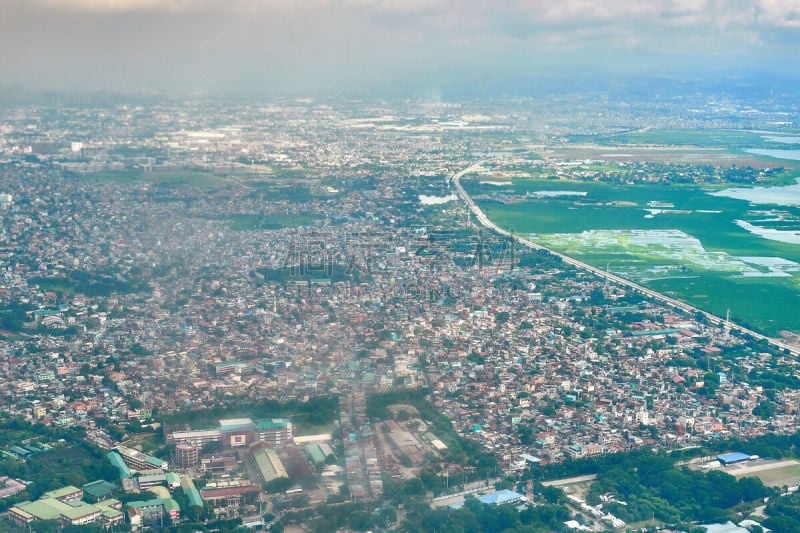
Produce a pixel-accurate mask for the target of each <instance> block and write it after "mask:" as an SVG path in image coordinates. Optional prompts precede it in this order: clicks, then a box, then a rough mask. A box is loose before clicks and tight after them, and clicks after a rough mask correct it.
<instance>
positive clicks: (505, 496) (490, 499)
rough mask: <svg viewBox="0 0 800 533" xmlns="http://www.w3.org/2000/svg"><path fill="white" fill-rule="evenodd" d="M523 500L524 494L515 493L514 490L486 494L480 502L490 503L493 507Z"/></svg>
mask: <svg viewBox="0 0 800 533" xmlns="http://www.w3.org/2000/svg"><path fill="white" fill-rule="evenodd" d="M520 498H522V494H519V493H518V492H514V491H513V490H508V489H505V490H498V491H497V492H492V493H491V494H486V495H484V496H481V497H480V498H478V500H479V501H481V502H482V503H488V504H491V505H502V504H504V503H508V502H513V501H515V500H519V499H520Z"/></svg>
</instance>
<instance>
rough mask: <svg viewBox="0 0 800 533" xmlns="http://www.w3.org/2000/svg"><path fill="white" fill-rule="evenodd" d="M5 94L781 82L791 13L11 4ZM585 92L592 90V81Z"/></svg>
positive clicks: (795, 19) (603, 7) (316, 2)
mask: <svg viewBox="0 0 800 533" xmlns="http://www.w3.org/2000/svg"><path fill="white" fill-rule="evenodd" d="M3 4H4V5H3V8H2V13H1V14H0V47H2V49H3V50H4V53H3V54H2V59H0V69H2V72H3V75H2V78H0V84H2V85H4V86H10V85H18V86H21V87H23V88H25V89H36V90H122V91H138V90H179V91H231V90H233V91H237V90H245V91H265V92H281V93H285V92H294V93H319V94H327V95H340V94H358V93H363V92H369V91H375V92H378V93H381V92H400V93H403V92H407V93H412V94H413V93H418V94H425V93H430V92H432V93H436V92H440V91H445V92H448V91H449V92H453V91H456V90H459V89H460V90H464V89H466V88H468V87H470V86H473V87H475V86H477V87H482V88H485V89H486V90H488V91H492V92H507V91H508V90H509V87H513V86H515V85H517V86H519V85H522V86H523V87H524V86H526V85H531V84H535V83H536V81H535V80H537V79H541V78H544V77H554V76H555V77H558V76H565V77H573V78H575V77H577V78H578V79H582V80H584V82H585V83H588V84H591V83H594V81H593V80H592V78H593V77H595V76H600V77H605V78H606V79H614V78H615V77H617V76H629V75H652V76H663V75H687V76H690V77H692V76H694V77H696V76H713V75H726V76H740V75H742V73H751V72H752V71H753V70H758V72H760V73H767V74H781V73H785V72H783V71H784V70H786V69H787V68H788V67H787V65H792V64H793V63H794V62H795V59H796V57H797V56H798V51H799V50H798V48H800V46H799V45H800V1H797V0H786V1H781V0H753V1H743V0H724V1H715V0H706V1H701V0H683V1H682V0H610V1H602V2H596V1H590V0H562V1H559V2H553V1H551V0H513V1H504V2H499V3H498V2H490V1H482V0H468V1H463V0H403V1H401V0H345V1H336V0H303V1H296V2H295V1H281V0H265V1H257V0H230V1H217V0H168V1H158V0H6V1H4V3H3ZM587 78H588V79H587Z"/></svg>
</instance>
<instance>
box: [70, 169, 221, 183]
mask: <svg viewBox="0 0 800 533" xmlns="http://www.w3.org/2000/svg"><path fill="white" fill-rule="evenodd" d="M81 176H82V177H83V178H84V179H87V180H97V181H114V182H117V183H137V182H144V183H162V184H168V185H172V186H178V187H181V186H182V187H221V186H225V185H230V181H229V180H226V179H225V178H223V177H221V176H217V175H215V174H212V173H210V172H196V171H188V170H187V171H174V172H142V171H138V170H124V171H117V172H94V173H90V174H82V175H81Z"/></svg>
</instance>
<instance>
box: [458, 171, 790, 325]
mask: <svg viewBox="0 0 800 533" xmlns="http://www.w3.org/2000/svg"><path fill="white" fill-rule="evenodd" d="M476 181H477V180H472V181H471V182H469V183H468V187H469V189H470V190H471V191H472V192H480V193H484V194H486V193H489V194H491V193H497V191H496V189H494V188H493V187H492V186H491V185H479V184H477V183H476ZM512 189H513V190H514V192H515V193H516V194H518V195H524V194H525V193H526V192H529V191H530V192H533V191H580V192H585V193H586V196H582V197H577V196H555V197H544V198H528V199H525V200H522V201H518V202H512V203H507V204H504V203H500V202H497V201H491V200H483V201H479V204H480V205H481V208H482V209H483V210H484V212H485V213H486V214H487V215H488V216H489V218H491V219H492V220H493V221H494V222H495V223H497V224H498V225H499V226H501V227H504V228H507V229H509V230H513V231H514V232H515V233H517V234H520V235H528V234H533V235H534V239H535V240H536V241H538V242H540V243H542V244H544V245H545V246H548V247H550V248H553V249H556V250H558V251H561V252H563V253H565V254H567V255H570V256H573V257H576V258H578V259H580V260H582V261H585V262H587V263H590V264H593V265H595V266H600V267H605V266H606V265H609V266H610V269H611V271H613V272H617V273H620V274H621V275H624V276H626V277H628V278H631V279H634V280H636V281H639V282H641V283H643V284H645V285H648V286H650V287H652V288H653V289H655V290H657V291H659V292H663V293H666V294H669V295H672V296H675V297H677V298H679V299H683V300H685V301H688V302H690V303H691V304H693V305H696V306H697V307H700V308H702V309H706V310H708V311H710V312H713V313H715V314H717V315H720V316H724V315H725V313H726V311H727V310H728V309H730V310H731V314H732V317H733V319H734V321H735V322H738V323H740V324H742V325H746V326H749V327H752V328H754V329H757V330H760V331H763V332H765V333H767V334H770V335H777V334H778V333H779V332H780V331H782V330H789V331H800V316H797V315H796V314H795V313H787V312H786V309H797V308H798V306H800V296H799V295H798V287H800V272H798V271H791V270H790V271H789V272H788V273H789V274H790V275H789V276H785V277H742V273H743V272H748V271H749V273H748V276H754V275H757V274H758V273H759V272H760V273H765V272H767V271H769V268H768V267H766V266H764V265H760V264H758V262H747V261H742V260H740V259H739V258H740V257H745V258H750V257H767V258H783V259H786V260H788V261H794V262H796V263H800V246H799V245H796V244H789V243H783V242H778V241H773V240H768V239H764V238H762V237H759V236H757V235H754V234H752V233H750V232H748V231H746V230H745V229H743V228H741V227H740V226H739V225H737V224H736V220H745V221H749V222H751V223H754V224H758V225H761V224H762V222H761V220H766V222H764V223H763V225H764V227H768V228H772V229H782V230H797V229H798V228H800V208H797V207H785V206H781V207H779V208H777V207H776V206H766V205H765V206H755V207H754V206H752V205H750V204H749V202H747V201H744V200H737V199H732V198H726V197H718V196H711V195H710V194H708V191H707V189H706V188H705V187H699V186H696V185H695V186H683V187H675V186H669V185H655V186H646V185H634V186H630V185H629V186H612V185H608V184H604V183H596V182H575V181H561V180H559V181H554V180H514V185H513V186H512ZM652 209H663V210H664V211H663V212H661V213H657V212H655V213H654V212H653V211H649V210H652ZM765 211H770V212H769V213H765ZM776 213H777V214H779V215H780V216H779V217H778V215H777V214H776ZM778 218H779V219H778ZM591 230H595V232H594V233H584V232H589V231H591ZM631 230H636V231H635V232H632V231H631ZM640 230H644V231H647V232H648V233H647V235H653V236H655V237H653V239H654V240H653V241H652V242H650V241H648V239H647V238H641V237H640V235H638V233H640ZM597 232H599V233H597ZM659 239H660V240H659ZM698 241H699V242H698Z"/></svg>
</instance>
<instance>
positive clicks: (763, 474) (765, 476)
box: [734, 463, 800, 487]
mask: <svg viewBox="0 0 800 533" xmlns="http://www.w3.org/2000/svg"><path fill="white" fill-rule="evenodd" d="M734 474H735V472H734ZM736 477H737V478H739V477H757V478H758V479H760V480H761V482H762V483H763V484H764V485H766V486H768V487H780V486H783V485H788V486H790V487H791V486H793V485H797V483H798V482H800V463H795V464H793V465H787V466H781V467H778V468H772V469H770V470H762V471H760V472H752V473H750V474H744V475H736Z"/></svg>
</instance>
